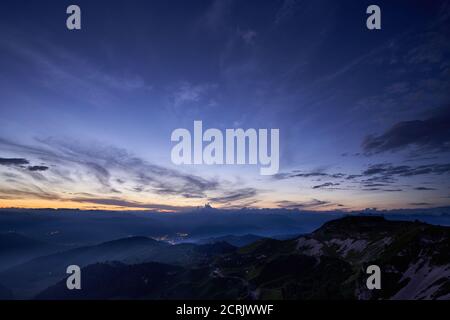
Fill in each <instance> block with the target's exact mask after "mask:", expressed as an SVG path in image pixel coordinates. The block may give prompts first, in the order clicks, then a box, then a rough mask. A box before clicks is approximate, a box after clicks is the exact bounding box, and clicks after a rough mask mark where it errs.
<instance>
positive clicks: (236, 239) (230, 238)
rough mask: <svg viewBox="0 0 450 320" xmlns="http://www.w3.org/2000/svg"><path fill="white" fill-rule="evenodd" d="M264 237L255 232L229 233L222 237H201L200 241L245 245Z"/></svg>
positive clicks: (236, 245)
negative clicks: (237, 234) (239, 234)
mask: <svg viewBox="0 0 450 320" xmlns="http://www.w3.org/2000/svg"><path fill="white" fill-rule="evenodd" d="M262 238H263V237H261V236H257V235H254V234H245V235H242V236H234V235H227V236H222V237H212V238H206V239H201V240H200V241H199V243H216V242H227V243H229V244H231V245H233V246H235V247H243V246H246V245H248V244H250V243H252V242H255V241H257V240H260V239H262Z"/></svg>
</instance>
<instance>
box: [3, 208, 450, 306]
mask: <svg viewBox="0 0 450 320" xmlns="http://www.w3.org/2000/svg"><path fill="white" fill-rule="evenodd" d="M11 210H12V209H10V210H0V258H1V259H0V261H1V264H0V297H1V298H2V299H45V300H46V299H52V300H53V299H234V300H267V299H288V300H292V299H300V300H309V299H352V300H353V299H362V300H366V299H448V298H449V297H450V280H449V276H450V256H449V252H450V251H449V250H448V249H449V247H450V227H449V225H450V215H449V212H450V211H449V210H448V208H441V209H433V210H432V209H428V210H423V211H422V213H418V212H416V211H411V212H410V214H404V213H403V214H402V215H401V216H399V215H398V214H397V213H396V212H394V211H393V212H387V213H385V214H384V215H380V214H343V213H340V212H323V213H319V212H314V213H313V212H300V211H297V210H270V209H267V210H251V209H241V210H235V211H233V210H219V209H213V208H211V207H209V206H205V207H204V208H199V209H196V210H194V211H192V212H188V213H177V214H167V213H156V212H155V213H149V212H145V213H144V212H128V213H123V212H122V213H115V212H106V211H79V210H30V211H27V210H13V211H11ZM69 265H76V266H80V268H81V270H80V275H81V276H80V281H81V288H80V290H69V289H68V287H67V286H66V279H68V276H69V275H68V274H66V268H67V267H68V266H69ZM370 265H378V266H380V269H381V277H382V280H381V283H382V287H381V289H380V290H369V289H368V288H367V287H366V279H367V277H368V275H367V274H366V268H367V267H368V266H370Z"/></svg>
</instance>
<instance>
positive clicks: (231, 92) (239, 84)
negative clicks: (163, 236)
mask: <svg viewBox="0 0 450 320" xmlns="http://www.w3.org/2000/svg"><path fill="white" fill-rule="evenodd" d="M73 3H76V4H78V5H79V6H80V7H81V11H82V30H80V31H69V30H67V29H66V27H65V20H66V17H67V15H66V13H65V11H66V7H67V6H68V5H70V4H73ZM370 4H377V5H379V6H380V8H381V19H382V29H381V30H375V31H369V30H368V29H367V28H366V18H367V15H366V13H365V12H366V8H367V6H368V5H370ZM449 19H450V3H449V2H448V1H376V2H373V1H370V2H369V1H322V0H320V1H300V0H297V1H296V0H279V1H275V0H274V1H236V0H235V1H232V0H216V1H153V0H152V1H76V2H73V1H71V2H69V1H2V3H1V4H0V33H1V36H0V94H1V99H0V100H1V101H0V115H1V117H0V204H1V206H28V207H42V206H45V207H49V206H51V207H83V208H84V207H91V208H93V207H98V208H106V207H107V208H116V209H119V208H155V209H168V210H171V209H178V208H183V207H189V206H196V205H201V204H203V203H205V202H208V201H210V202H211V203H212V204H213V205H216V206H223V207H242V206H255V207H288V208H305V209H316V210H323V209H334V208H340V209H360V208H365V207H377V208H405V207H430V206H441V205H448V204H449V203H450V198H449V197H450V196H449V194H450V193H449V191H450V185H449V183H448V181H449V174H450V161H449V160H450V158H449V150H450V129H449V127H450V104H449V103H450V101H449V100H450V95H449V93H448V92H450V90H449V89H450V77H449V76H450V59H449V56H450V35H449V30H450V28H449ZM194 120H202V121H203V125H204V127H205V128H212V127H214V128H220V129H225V128H238V127H241V128H244V129H245V128H279V129H280V148H281V154H280V173H279V174H278V175H276V176H274V177H262V176H260V175H259V171H258V168H257V167H255V166H247V165H246V166H175V165H173V164H172V163H171V160H170V150H171V148H172V146H173V144H172V143H171V141H170V134H171V132H172V131H173V130H174V129H176V128H189V129H192V126H193V121H194ZM19 160H21V161H19Z"/></svg>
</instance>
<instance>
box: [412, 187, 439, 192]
mask: <svg viewBox="0 0 450 320" xmlns="http://www.w3.org/2000/svg"><path fill="white" fill-rule="evenodd" d="M414 190H419V191H431V190H436V189H435V188H428V187H417V188H414Z"/></svg>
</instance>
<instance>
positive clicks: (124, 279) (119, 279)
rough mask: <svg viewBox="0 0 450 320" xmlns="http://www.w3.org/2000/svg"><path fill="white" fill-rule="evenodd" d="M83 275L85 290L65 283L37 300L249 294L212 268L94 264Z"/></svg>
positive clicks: (216, 296)
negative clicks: (70, 288) (213, 272)
mask: <svg viewBox="0 0 450 320" xmlns="http://www.w3.org/2000/svg"><path fill="white" fill-rule="evenodd" d="M81 273H82V275H83V288H82V290H67V288H66V283H65V281H64V280H62V281H60V282H58V283H57V284H56V285H54V286H52V287H50V288H48V289H46V290H45V291H43V292H42V293H40V294H39V295H38V296H37V299H182V298H186V297H189V299H232V298H236V297H239V296H241V295H244V294H245V292H246V291H245V290H246V289H245V288H244V285H243V283H242V282H241V281H240V280H239V279H232V278H229V279H224V278H219V277H214V276H213V275H211V274H210V271H209V269H208V268H199V269H193V270H188V269H185V268H182V267H177V266H171V265H167V264H161V263H155V262H152V263H144V264H138V265H125V264H122V263H118V262H114V263H107V264H106V263H102V264H94V265H90V266H88V267H86V268H83V269H82V271H81Z"/></svg>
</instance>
